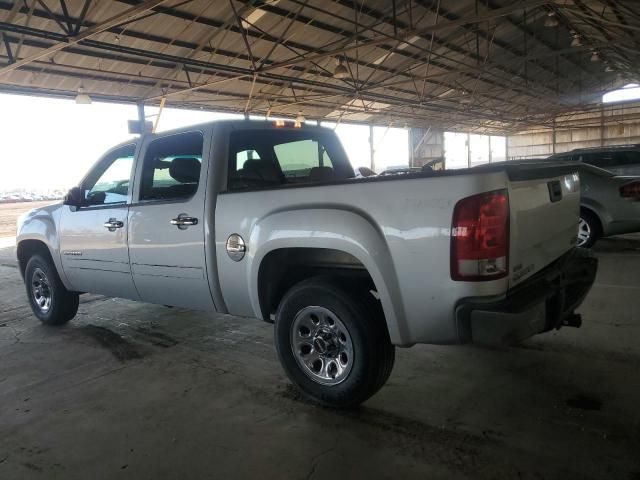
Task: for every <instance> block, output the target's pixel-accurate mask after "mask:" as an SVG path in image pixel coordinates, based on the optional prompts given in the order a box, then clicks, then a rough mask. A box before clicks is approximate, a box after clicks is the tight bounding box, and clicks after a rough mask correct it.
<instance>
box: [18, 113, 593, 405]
mask: <svg viewBox="0 0 640 480" xmlns="http://www.w3.org/2000/svg"><path fill="white" fill-rule="evenodd" d="M579 201H580V180H579V177H578V175H577V173H576V170H575V167H574V166H572V165H562V164H560V165H554V166H548V165H540V164H537V165H536V164H533V165H528V164H518V165H513V166H509V165H503V166H499V167H489V168H486V169H484V170H482V171H476V170H457V171H440V172H433V171H432V172H417V173H408V174H406V175H389V176H382V177H367V178H355V175H354V170H353V168H352V167H351V165H350V163H349V160H348V158H347V156H346V154H345V151H344V149H343V147H342V146H341V144H340V142H339V140H338V139H337V137H336V135H335V134H334V132H333V131H332V130H328V129H325V128H320V127H315V126H304V127H302V128H296V127H295V126H294V125H288V124H283V123H282V122H277V123H275V124H272V123H271V122H267V121H249V120H244V121H219V122H213V123H209V124H204V125H199V126H194V127H190V128H184V129H180V130H175V131H171V132H166V133H162V134H149V135H144V136H143V137H142V138H140V139H138V140H136V141H130V142H126V143H124V144H121V145H119V146H117V147H115V148H113V149H112V150H110V151H109V152H107V153H106V154H105V155H104V156H103V157H102V158H101V159H100V160H98V162H97V163H96V164H95V166H94V167H93V168H92V169H91V170H90V171H89V173H88V174H87V175H86V176H85V178H84V179H83V180H82V182H81V183H80V185H79V186H78V187H75V188H73V189H71V190H70V192H69V194H68V195H67V197H66V198H65V200H64V202H63V203H61V204H56V205H51V206H48V207H44V208H39V209H35V210H32V211H31V212H29V213H28V214H26V215H25V216H23V217H22V218H21V219H20V220H19V225H18V236H17V256H18V261H19V266H20V271H21V272H22V275H23V277H24V280H25V285H26V291H27V295H28V299H29V302H30V304H31V307H32V309H33V312H34V314H35V315H36V316H37V317H38V318H39V319H40V320H41V321H42V322H44V323H45V324H50V325H61V324H64V323H65V322H67V321H69V320H70V319H72V318H73V317H74V315H75V314H76V311H77V309H78V298H79V295H80V294H81V292H91V293H96V294H103V295H107V296H113V297H122V298H128V299H132V300H139V301H142V302H149V303H155V304H162V305H169V306H179V307H187V308H191V309H200V310H205V311H211V312H220V313H229V314H233V315H237V316H242V317H255V318H258V319H261V320H264V321H267V322H274V323H275V344H276V349H277V351H278V355H279V358H280V360H281V363H282V365H283V367H284V370H285V371H286V373H287V374H288V376H289V378H290V379H291V380H292V381H293V382H294V383H295V384H296V385H297V386H298V387H299V388H300V389H301V390H302V392H303V393H304V394H306V395H307V396H309V397H310V398H312V399H314V400H316V401H318V402H320V403H323V404H325V405H330V406H335V407H346V406H352V405H355V404H358V403H360V402H362V401H364V400H366V399H367V398H368V397H370V396H371V395H373V394H374V393H375V392H376V391H377V390H378V389H379V388H381V387H382V385H383V384H384V383H385V382H386V380H387V378H388V377H389V375H390V373H391V369H392V367H393V363H394V355H395V346H411V345H413V344H416V343H430V344H459V343H469V342H475V343H482V344H487V343H488V344H495V343H512V342H517V341H520V340H523V339H526V338H527V337H530V336H532V335H534V334H537V333H541V332H544V331H548V330H551V329H554V328H559V327H560V326H562V325H572V326H579V324H580V316H579V315H578V314H576V313H575V309H576V308H577V307H578V306H579V305H580V303H581V302H582V300H583V299H584V297H585V295H586V294H587V292H588V291H589V289H590V287H591V285H592V283H593V280H594V277H595V273H596V268H597V263H596V260H595V259H594V258H593V257H592V256H591V255H590V254H589V253H588V252H586V251H583V250H581V249H578V248H576V246H575V245H576V232H577V227H578V217H579V216H578V212H579Z"/></svg>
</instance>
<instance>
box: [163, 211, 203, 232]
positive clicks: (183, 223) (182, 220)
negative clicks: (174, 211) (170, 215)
mask: <svg viewBox="0 0 640 480" xmlns="http://www.w3.org/2000/svg"><path fill="white" fill-rule="evenodd" d="M170 223H171V225H175V226H176V227H178V228H179V229H180V230H184V229H186V228H187V227H191V226H193V225H197V224H198V219H197V218H195V217H188V216H186V215H185V214H180V215H178V218H174V219H172V220H171V222H170Z"/></svg>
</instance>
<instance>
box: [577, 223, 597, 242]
mask: <svg viewBox="0 0 640 480" xmlns="http://www.w3.org/2000/svg"><path fill="white" fill-rule="evenodd" d="M591 235H593V232H592V231H591V225H589V224H588V223H587V222H586V221H585V220H584V218H580V223H578V246H579V247H582V246H583V245H584V244H586V243H587V242H588V241H589V240H590V239H591Z"/></svg>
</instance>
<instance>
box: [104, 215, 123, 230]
mask: <svg viewBox="0 0 640 480" xmlns="http://www.w3.org/2000/svg"><path fill="white" fill-rule="evenodd" d="M102 226H103V227H104V228H107V229H108V230H109V231H110V232H115V231H116V228H122V227H124V222H121V221H120V220H116V219H115V218H110V219H109V220H107V221H106V222H104V224H103V225H102Z"/></svg>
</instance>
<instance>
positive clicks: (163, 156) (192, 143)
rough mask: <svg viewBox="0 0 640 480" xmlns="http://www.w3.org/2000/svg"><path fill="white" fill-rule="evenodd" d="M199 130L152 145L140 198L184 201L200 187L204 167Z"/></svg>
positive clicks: (146, 154) (172, 136)
mask: <svg viewBox="0 0 640 480" xmlns="http://www.w3.org/2000/svg"><path fill="white" fill-rule="evenodd" d="M202 147H203V137H202V134H201V133H200V132H189V133H179V134H176V135H171V136H168V137H164V138H159V139H157V140H154V141H153V142H151V144H149V147H148V148H147V151H146V153H145V156H144V163H143V165H142V180H141V184H140V200H182V199H187V198H191V197H192V196H193V195H194V194H195V193H196V191H197V190H198V184H199V182H200V171H201V169H202Z"/></svg>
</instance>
